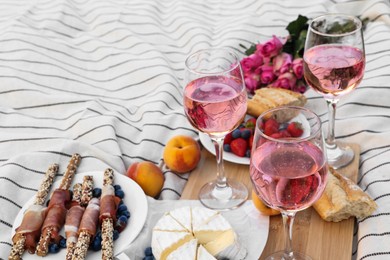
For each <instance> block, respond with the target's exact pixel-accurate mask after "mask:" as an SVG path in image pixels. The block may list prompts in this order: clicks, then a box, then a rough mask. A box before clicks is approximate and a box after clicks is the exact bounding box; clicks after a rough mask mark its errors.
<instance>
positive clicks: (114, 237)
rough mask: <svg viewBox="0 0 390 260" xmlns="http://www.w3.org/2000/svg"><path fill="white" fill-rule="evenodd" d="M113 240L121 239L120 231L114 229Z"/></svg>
mask: <svg viewBox="0 0 390 260" xmlns="http://www.w3.org/2000/svg"><path fill="white" fill-rule="evenodd" d="M112 238H113V239H114V241H115V240H117V239H118V238H119V231H118V230H116V229H114V232H113V233H112Z"/></svg>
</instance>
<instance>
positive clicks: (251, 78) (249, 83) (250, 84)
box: [245, 73, 260, 93]
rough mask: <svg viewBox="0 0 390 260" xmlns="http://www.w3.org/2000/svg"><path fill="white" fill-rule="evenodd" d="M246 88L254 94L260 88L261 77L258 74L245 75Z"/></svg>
mask: <svg viewBox="0 0 390 260" xmlns="http://www.w3.org/2000/svg"><path fill="white" fill-rule="evenodd" d="M245 86H246V89H247V90H248V91H249V92H250V93H254V92H255V90H256V89H257V88H258V87H259V86H260V76H259V74H257V73H250V74H245Z"/></svg>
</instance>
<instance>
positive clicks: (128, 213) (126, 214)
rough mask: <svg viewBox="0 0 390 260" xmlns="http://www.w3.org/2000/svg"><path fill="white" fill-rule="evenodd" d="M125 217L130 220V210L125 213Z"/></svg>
mask: <svg viewBox="0 0 390 260" xmlns="http://www.w3.org/2000/svg"><path fill="white" fill-rule="evenodd" d="M123 215H124V216H126V217H127V218H130V216H131V214H130V212H129V211H128V210H126V211H124V212H123Z"/></svg>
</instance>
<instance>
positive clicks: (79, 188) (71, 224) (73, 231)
mask: <svg viewBox="0 0 390 260" xmlns="http://www.w3.org/2000/svg"><path fill="white" fill-rule="evenodd" d="M92 190H93V178H92V176H89V175H86V176H84V178H83V184H82V185H81V184H80V183H76V184H75V185H74V186H73V200H72V202H71V206H70V208H69V210H68V212H67V214H66V219H65V236H66V256H65V259H66V260H71V259H72V257H73V252H74V249H75V247H76V242H77V237H78V230H79V226H80V222H81V219H82V217H83V214H84V211H85V206H86V205H88V203H89V201H90V200H91V198H92ZM84 205H85V206H84Z"/></svg>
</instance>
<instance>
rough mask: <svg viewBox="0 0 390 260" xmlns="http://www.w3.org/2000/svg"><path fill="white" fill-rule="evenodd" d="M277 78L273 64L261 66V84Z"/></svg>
mask: <svg viewBox="0 0 390 260" xmlns="http://www.w3.org/2000/svg"><path fill="white" fill-rule="evenodd" d="M274 79H275V74H274V70H273V67H272V66H268V65H263V66H261V74H260V82H261V84H266V85H268V84H270V83H271V82H272V81H274Z"/></svg>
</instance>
